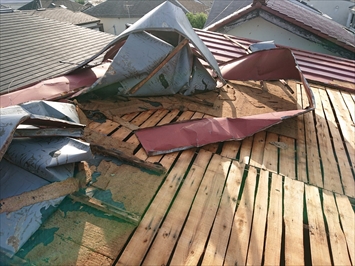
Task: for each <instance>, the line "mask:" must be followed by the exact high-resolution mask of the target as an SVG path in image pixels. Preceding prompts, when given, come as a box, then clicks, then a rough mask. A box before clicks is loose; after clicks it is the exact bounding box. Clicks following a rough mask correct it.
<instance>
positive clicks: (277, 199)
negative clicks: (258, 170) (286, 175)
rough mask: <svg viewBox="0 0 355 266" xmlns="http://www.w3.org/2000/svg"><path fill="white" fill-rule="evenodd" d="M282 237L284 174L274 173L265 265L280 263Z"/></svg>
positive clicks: (268, 217)
mask: <svg viewBox="0 0 355 266" xmlns="http://www.w3.org/2000/svg"><path fill="white" fill-rule="evenodd" d="M281 237H282V176H280V175H277V174H272V178H271V190H270V203H269V210H268V216H267V229H266V239H265V255H264V265H279V264H280V259H281V258H280V257H281Z"/></svg>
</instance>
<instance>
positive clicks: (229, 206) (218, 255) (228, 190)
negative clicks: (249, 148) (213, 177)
mask: <svg viewBox="0 0 355 266" xmlns="http://www.w3.org/2000/svg"><path fill="white" fill-rule="evenodd" d="M243 173H244V165H243V164H240V163H239V162H237V161H232V164H231V168H230V170H229V173H228V177H227V181H226V185H225V187H224V191H223V194H222V198H221V203H220V205H219V207H218V212H217V215H216V219H215V221H214V223H213V227H212V232H211V236H210V238H209V241H208V244H207V247H206V250H205V255H204V258H203V261H202V265H215V266H217V265H223V261H224V256H225V253H226V250H227V245H228V240H229V236H230V232H231V228H232V223H233V217H234V212H235V209H236V206H237V203H238V196H239V191H240V185H241V183H242V179H243Z"/></svg>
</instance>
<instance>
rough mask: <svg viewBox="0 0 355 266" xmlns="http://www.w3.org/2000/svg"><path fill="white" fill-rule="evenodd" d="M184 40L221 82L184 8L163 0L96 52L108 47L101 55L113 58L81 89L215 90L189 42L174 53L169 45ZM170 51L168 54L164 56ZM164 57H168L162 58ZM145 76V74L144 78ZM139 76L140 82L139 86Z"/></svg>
mask: <svg viewBox="0 0 355 266" xmlns="http://www.w3.org/2000/svg"><path fill="white" fill-rule="evenodd" d="M184 40H187V41H188V42H190V43H191V45H193V46H194V47H195V49H196V50H197V51H198V53H199V57H201V58H202V59H203V60H205V61H206V62H207V63H208V64H209V66H210V68H211V69H212V70H213V71H214V72H215V74H216V75H217V76H218V77H219V79H220V80H221V81H222V82H224V80H223V78H222V75H221V72H220V70H219V67H218V63H217V61H216V60H215V58H214V57H213V55H212V53H211V52H210V51H209V50H208V48H207V47H206V46H205V44H204V43H203V42H202V41H201V39H200V38H199V37H198V36H197V34H196V33H195V31H194V30H193V29H192V27H191V24H190V22H189V21H188V19H187V18H186V16H185V14H184V13H183V11H182V10H181V9H180V8H179V7H177V6H175V5H174V4H172V3H170V2H169V1H166V2H164V3H163V4H161V5H160V6H158V7H157V8H155V9H153V10H152V11H151V12H149V13H148V14H146V15H145V16H144V17H142V18H141V19H139V20H138V21H137V22H135V23H134V24H133V25H132V26H130V27H129V28H128V29H126V30H125V31H124V32H122V33H121V34H120V35H119V36H118V37H117V39H115V40H114V41H113V42H111V43H110V44H109V45H107V46H106V47H105V48H103V49H102V50H101V51H100V52H99V53H98V55H99V54H102V53H104V52H106V51H107V52H106V56H105V59H106V60H108V59H112V60H113V62H112V63H111V66H110V68H109V69H108V71H107V72H106V74H105V76H104V77H102V78H100V79H99V80H98V81H97V82H95V84H93V86H91V88H90V89H88V90H85V91H83V92H82V93H84V92H87V91H92V90H98V89H101V88H104V89H105V91H109V92H112V93H114V94H119V95H134V96H136V95H137V96H151V95H168V94H175V93H178V92H179V93H184V94H185V95H187V94H191V93H193V92H195V91H197V90H208V89H214V88H215V87H216V81H215V80H214V79H213V78H212V76H211V74H210V73H209V72H208V71H207V70H206V69H205V67H204V66H203V65H202V64H201V63H200V62H199V60H196V55H195V54H193V53H192V50H191V47H190V46H189V45H185V46H183V48H182V49H181V50H179V51H178V52H177V53H176V54H175V53H174V52H175V51H174V49H176V48H177V47H178V46H179V45H181V43H182V42H184ZM174 47H175V48H174ZM142 48H143V49H142ZM98 55H97V56H98ZM170 55H173V56H171V58H169V56H170ZM94 58H95V56H94V57H92V58H90V59H89V60H87V61H86V62H84V63H83V64H82V65H81V66H84V65H85V64H87V63H89V62H90V61H91V60H93V59H94ZM167 58H169V60H167V62H165V61H164V60H166V59H167ZM162 64H163V67H162ZM156 72H157V73H156ZM152 73H153V74H152ZM150 75H151V76H150ZM144 79H148V80H147V82H145V81H144ZM142 81H144V82H145V83H144V84H143V85H142V86H140V82H142ZM137 84H138V85H139V86H138V87H139V88H137V87H136V86H137ZM132 88H133V91H132Z"/></svg>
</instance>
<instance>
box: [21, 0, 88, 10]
mask: <svg viewBox="0 0 355 266" xmlns="http://www.w3.org/2000/svg"><path fill="white" fill-rule="evenodd" d="M61 5H63V6H66V7H67V8H68V9H69V10H71V11H74V12H78V11H81V10H83V9H84V6H83V5H81V4H79V3H77V2H73V1H70V0H33V1H31V2H29V3H27V4H25V5H24V6H22V7H20V8H18V10H36V9H39V8H55V7H58V6H61Z"/></svg>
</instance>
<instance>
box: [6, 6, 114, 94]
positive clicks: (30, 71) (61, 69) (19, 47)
mask: <svg viewBox="0 0 355 266" xmlns="http://www.w3.org/2000/svg"><path fill="white" fill-rule="evenodd" d="M0 24H1V27H0V36H1V38H0V44H1V46H0V57H1V66H0V70H1V71H0V80H1V84H0V94H4V93H8V92H10V91H14V90H18V89H20V88H22V87H25V86H29V85H31V84H34V83H37V82H39V81H42V80H45V79H48V78H51V77H55V76H59V75H63V74H65V73H67V72H68V71H70V70H72V69H73V68H75V67H76V66H77V64H79V63H81V62H82V61H84V60H85V59H86V58H88V57H90V56H92V55H94V54H96V53H97V52H98V51H99V50H100V49H101V48H102V47H103V46H105V45H106V44H107V43H109V42H110V41H112V40H113V39H114V38H115V37H116V36H114V35H111V34H108V33H103V32H99V31H95V30H91V29H87V28H84V27H79V26H75V25H71V24H68V23H63V22H59V21H55V20H51V19H47V18H41V17H38V16H31V15H29V14H24V13H22V12H13V13H5V14H1V17H0ZM29 66H30V67H29Z"/></svg>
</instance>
